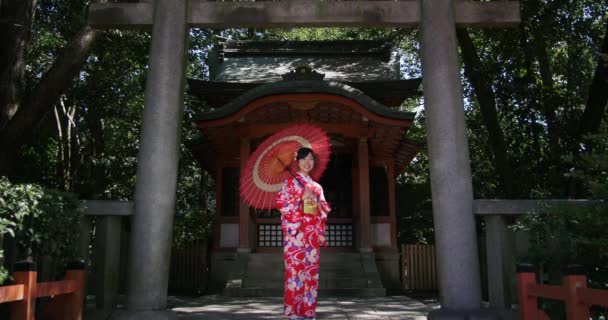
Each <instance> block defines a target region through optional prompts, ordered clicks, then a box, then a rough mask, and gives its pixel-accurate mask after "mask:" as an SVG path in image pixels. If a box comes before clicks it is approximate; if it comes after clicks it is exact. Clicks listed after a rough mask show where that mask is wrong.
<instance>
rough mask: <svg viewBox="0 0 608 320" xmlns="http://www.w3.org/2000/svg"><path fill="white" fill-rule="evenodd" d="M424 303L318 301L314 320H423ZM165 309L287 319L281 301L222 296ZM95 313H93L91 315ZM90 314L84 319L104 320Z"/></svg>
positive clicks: (189, 315) (187, 315)
mask: <svg viewBox="0 0 608 320" xmlns="http://www.w3.org/2000/svg"><path fill="white" fill-rule="evenodd" d="M425 303H427V304H423V303H421V302H419V301H416V300H413V299H410V298H408V297H406V296H390V297H380V298H367V299H366V298H339V297H332V298H321V299H320V302H319V305H318V306H317V319H318V320H325V319H336V320H338V319H340V320H397V319H400V320H402V319H403V320H406V319H407V320H410V319H411V320H422V319H426V315H427V313H428V312H429V311H430V310H432V309H433V308H434V307H437V304H436V302H434V301H427V302H425ZM168 308H169V309H171V310H173V311H174V312H176V313H177V314H178V315H179V319H180V320H181V319H183V320H199V319H201V320H202V319H205V320H245V319H247V320H258V319H260V320H262V319H264V320H266V319H268V320H270V319H273V320H274V319H281V320H285V319H286V317H284V316H283V315H282V313H283V299H282V298H279V297H265V298H230V297H224V296H221V295H205V296H201V297H187V298H186V297H170V298H169V303H168ZM94 313H95V312H94ZM107 316H108V314H105V315H104V316H101V315H99V314H97V315H94V314H93V313H89V317H86V316H85V319H105V318H107Z"/></svg>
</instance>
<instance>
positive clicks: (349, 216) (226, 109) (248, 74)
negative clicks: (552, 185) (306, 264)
mask: <svg viewBox="0 0 608 320" xmlns="http://www.w3.org/2000/svg"><path fill="white" fill-rule="evenodd" d="M210 60H211V61H210V79H211V81H200V80H189V93H190V94H193V95H196V96H198V97H199V98H200V99H201V100H203V101H204V102H205V103H206V104H207V106H208V107H210V108H211V110H212V111H207V112H204V113H201V114H200V116H199V117H198V119H197V124H198V126H199V128H200V130H201V132H202V135H203V138H202V139H201V141H199V143H198V144H197V145H196V146H195V147H194V148H193V149H194V150H195V153H196V154H197V155H198V157H199V158H200V159H201V162H202V163H204V165H205V169H206V170H207V171H208V172H210V173H211V174H212V175H213V176H215V180H216V186H217V190H216V191H217V201H216V208H217V210H216V211H217V212H216V216H215V222H216V223H215V231H214V232H215V238H214V250H213V257H212V266H211V268H212V271H211V272H212V279H213V281H214V284H215V285H216V286H219V287H224V286H225V285H226V283H228V286H229V287H230V286H231V285H232V284H233V283H237V284H240V287H239V285H236V288H235V286H234V285H232V287H230V288H231V289H230V290H227V291H225V292H226V293H227V294H237V295H249V294H271V293H274V292H277V293H279V294H281V293H282V291H280V290H279V289H281V288H282V285H283V282H282V281H281V279H282V275H283V274H282V272H277V274H276V275H273V276H268V275H267V274H265V273H267V272H264V271H263V269H264V268H268V269H267V270H280V269H281V268H283V263H282V260H281V258H282V246H283V244H282V233H281V225H280V214H279V212H278V211H277V210H270V211H260V210H255V209H253V208H249V207H248V206H247V205H246V204H244V203H243V202H241V201H240V199H239V187H238V185H239V172H240V168H242V167H243V166H244V165H245V163H246V161H247V159H248V157H249V155H250V154H251V153H252V152H253V151H254V150H255V148H256V147H257V146H258V145H259V144H260V143H261V142H262V141H263V140H264V139H265V138H267V137H268V136H270V135H271V134H273V133H275V132H277V131H278V130H280V129H282V128H285V127H288V126H292V125H294V124H297V123H309V124H313V125H315V126H318V127H320V128H323V129H324V130H325V131H326V132H327V133H328V134H329V136H330V139H331V152H332V155H331V159H330V163H329V166H328V169H327V170H326V171H325V173H324V175H323V177H322V178H321V180H320V183H321V185H323V187H324V189H325V195H326V198H327V200H328V201H329V202H330V204H331V206H332V208H333V211H332V212H331V213H330V216H329V218H328V224H327V229H326V238H327V240H328V246H329V248H327V249H323V254H322V258H321V259H322V260H321V261H322V263H321V265H322V269H323V268H326V269H333V270H342V272H341V273H342V274H351V275H352V276H351V277H346V278H345V277H342V278H340V279H342V281H346V282H348V283H340V281H335V280H336V279H331V278H332V276H336V274H335V273H331V272H328V273H324V272H323V271H321V289H327V290H334V291H332V292H335V290H337V289H338V288H342V289H345V288H347V289H353V290H354V289H356V291H352V290H351V291H349V292H347V293H348V294H363V295H368V294H379V293H380V294H382V293H383V292H384V289H383V288H398V287H399V284H400V281H399V253H398V250H397V240H396V238H397V237H396V236H397V234H396V218H395V177H396V176H397V175H398V174H400V173H401V172H403V170H404V169H405V168H406V167H407V165H408V163H409V162H410V161H411V160H412V158H413V157H414V156H415V155H416V153H417V152H418V150H419V148H420V146H419V144H417V143H414V142H412V141H410V140H409V139H408V138H407V130H408V128H409V127H410V125H411V124H412V121H413V119H414V114H412V113H408V112H402V111H399V106H400V105H401V103H402V102H403V101H404V100H405V99H407V98H409V97H413V96H418V95H420V94H421V92H420V84H421V79H420V78H417V79H409V80H403V79H401V74H400V68H399V57H398V56H397V55H396V54H395V53H394V52H393V50H392V48H391V47H389V46H387V45H386V44H385V43H383V42H379V41H326V42H319V41H316V42H275V41H261V42H249V41H246V42H227V43H225V44H223V45H222V46H221V47H220V48H219V49H218V50H216V51H215V55H214V56H212V57H211V58H210ZM332 256H334V257H336V258H332ZM252 259H253V261H256V262H251V261H252ZM366 259H368V260H369V261H370V263H371V264H372V265H374V263H373V262H375V266H373V268H371V269H370V270H367V273H371V274H369V275H367V276H366V272H365V270H362V269H361V268H360V265H361V263H356V265H358V267H357V268H353V267H352V266H347V265H344V264H343V263H342V265H341V264H340V263H341V261H350V262H355V261H357V262H358V261H365V260H366ZM326 261H327V262H326ZM332 261H333V262H332ZM256 266H257V267H259V268H258V269H256ZM359 269H361V270H359ZM376 270H377V271H376ZM366 277H371V278H373V279H376V280H377V279H378V277H379V278H381V279H382V281H381V284H382V285H381V284H380V282H378V281H375V282H374V281H373V279H372V280H370V279H367V280H369V281H365V282H364V283H363V284H362V285H358V284H357V281H355V280H356V279H358V280H359V281H361V279H365V278H366ZM355 278H356V279H355ZM239 280H241V281H239ZM324 280H325V282H324ZM323 283H325V285H323ZM369 283H373V285H372V286H371V287H370V286H369V285H367V284H369ZM349 284H350V287H349ZM370 288H373V289H374V290H371V291H370V290H368V289H370ZM268 289H270V290H274V291H273V292H268V291H267V290H268ZM260 290H262V291H260Z"/></svg>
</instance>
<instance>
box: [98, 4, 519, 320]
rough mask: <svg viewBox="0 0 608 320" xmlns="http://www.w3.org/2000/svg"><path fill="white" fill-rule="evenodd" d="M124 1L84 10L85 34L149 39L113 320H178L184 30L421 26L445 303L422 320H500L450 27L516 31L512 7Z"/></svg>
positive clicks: (515, 13)
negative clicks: (488, 301)
mask: <svg viewBox="0 0 608 320" xmlns="http://www.w3.org/2000/svg"><path fill="white" fill-rule="evenodd" d="M129 2H130V3H104V4H91V6H90V9H89V24H90V25H92V26H93V27H95V28H100V29H103V28H130V29H137V28H147V29H150V28H151V29H152V45H151V49H150V62H149V66H150V68H149V71H148V75H147V80H146V92H145V99H144V106H145V107H144V114H143V125H142V130H141V139H140V149H139V155H138V166H137V184H136V187H135V214H134V216H133V221H132V232H131V239H130V251H129V252H130V254H129V255H130V257H129V259H130V261H129V273H128V279H127V280H128V284H127V309H128V313H126V314H122V315H120V316H116V317H114V319H131V320H134V319H175V318H176V316H175V315H174V314H172V313H170V312H164V311H159V310H164V309H165V308H166V305H167V285H168V271H169V260H170V259H169V257H170V251H171V235H172V230H173V229H172V226H173V216H174V214H175V201H176V195H175V191H176V184H177V167H178V166H177V164H178V158H179V138H180V129H181V128H180V126H181V119H182V113H183V112H182V101H183V95H184V90H183V87H184V83H185V63H184V61H185V57H186V43H187V41H186V39H187V37H188V32H187V30H188V29H189V28H191V27H203V28H229V27H310V26H313V27H336V26H348V27H418V28H420V33H419V35H420V47H421V50H420V53H421V54H420V56H421V60H422V72H423V90H424V104H425V115H426V121H425V123H426V131H427V146H428V154H429V160H430V172H431V191H432V198H433V217H434V225H435V243H436V248H437V261H438V271H439V279H440V283H439V290H440V295H441V305H442V309H440V310H435V311H433V312H432V315H430V316H429V317H430V318H431V319H471V318H475V319H477V318H484V319H494V318H497V316H496V315H494V316H492V315H490V314H488V312H487V311H482V310H480V308H481V285H480V282H481V281H480V275H479V257H478V252H477V239H476V227H475V220H474V217H473V187H472V178H471V168H470V157H469V153H468V141H467V133H466V131H467V130H466V124H465V117H464V103H463V94H462V85H461V83H460V67H459V65H458V46H457V41H456V32H455V29H456V26H460V27H487V26H489V27H505V26H515V25H517V24H518V23H519V22H520V4H519V2H518V1H510V0H499V1H462V0H405V1H383V0H381V1H375V0H374V1H370V0H367V1H331V0H328V1H313V0H284V1H242V2H241V1H235V2H231V1H226V2H215V1H203V0H155V1H152V0H142V1H140V2H137V3H133V1H132V0H131V1H129ZM245 155H246V153H245ZM243 212H246V211H245V210H243ZM241 218H243V217H241ZM244 218H247V217H244ZM238 249H239V251H238V252H239V254H247V253H248V252H250V249H249V248H246V247H239V248H238ZM248 250H249V251H248ZM362 253H363V254H365V253H364V252H362Z"/></svg>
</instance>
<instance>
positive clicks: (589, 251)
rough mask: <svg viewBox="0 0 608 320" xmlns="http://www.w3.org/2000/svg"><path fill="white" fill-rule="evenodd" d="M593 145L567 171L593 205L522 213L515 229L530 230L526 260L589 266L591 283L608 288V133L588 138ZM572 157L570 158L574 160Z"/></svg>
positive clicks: (548, 266) (554, 266)
mask: <svg viewBox="0 0 608 320" xmlns="http://www.w3.org/2000/svg"><path fill="white" fill-rule="evenodd" d="M589 140H590V142H591V143H589V144H588V145H590V146H591V145H592V146H594V148H593V149H592V150H591V151H590V152H587V153H584V154H583V155H582V156H580V157H579V158H578V159H579V160H578V161H576V162H575V163H573V165H574V166H573V167H572V169H571V171H570V173H569V174H568V176H569V177H571V178H576V179H580V180H581V181H583V182H584V183H585V186H586V187H587V189H588V190H589V194H590V196H591V197H593V198H595V199H597V200H596V203H595V204H593V205H591V206H586V207H581V206H568V205H557V206H553V207H549V208H546V209H545V210H543V211H541V212H539V213H531V214H527V215H524V216H522V217H521V218H520V219H519V220H518V222H517V224H516V226H515V227H516V228H518V229H522V230H527V231H529V232H530V235H531V239H532V243H531V249H530V251H529V253H528V255H527V256H526V257H524V258H525V259H528V260H529V261H531V262H533V263H535V264H537V265H541V266H544V268H545V269H547V270H552V269H559V268H560V267H562V266H566V265H568V264H582V265H585V266H586V267H587V268H588V271H589V280H590V282H591V284H592V285H593V286H595V287H599V288H608V234H606V230H608V203H607V202H606V201H607V200H608V174H607V172H608V161H606V157H607V156H608V134H607V133H603V134H600V135H595V136H592V137H589ZM572 159H573V157H572V156H569V157H567V162H571V161H572Z"/></svg>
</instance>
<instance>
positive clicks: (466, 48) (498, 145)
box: [456, 29, 515, 198]
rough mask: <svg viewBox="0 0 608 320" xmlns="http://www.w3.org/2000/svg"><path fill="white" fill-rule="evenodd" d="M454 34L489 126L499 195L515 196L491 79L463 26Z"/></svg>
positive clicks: (489, 138) (484, 119)
mask: <svg viewBox="0 0 608 320" xmlns="http://www.w3.org/2000/svg"><path fill="white" fill-rule="evenodd" d="M456 36H457V37H458V42H459V44H460V48H461V50H462V57H463V60H464V73H465V75H466V76H467V78H468V79H469V81H471V84H472V85H473V89H474V91H475V96H476V97H477V101H478V102H479V108H480V111H481V115H482V118H483V122H484V125H485V127H486V129H487V130H488V143H489V144H490V146H491V148H492V152H493V154H494V162H495V164H496V173H497V175H498V180H499V181H500V183H499V185H500V189H501V190H500V192H501V193H502V196H504V197H507V198H511V197H514V196H515V192H514V188H513V169H512V168H511V165H510V162H509V157H508V155H507V148H506V143H505V137H504V134H503V131H502V128H501V127H500V122H499V121H498V112H497V111H496V96H495V94H494V91H493V90H492V87H491V83H492V81H491V79H489V78H488V76H487V73H485V72H484V71H483V70H482V69H483V68H482V63H481V60H480V59H479V56H478V54H477V50H476V48H475V45H474V44H473V41H471V37H470V36H469V33H468V31H467V30H466V29H456Z"/></svg>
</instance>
